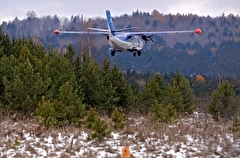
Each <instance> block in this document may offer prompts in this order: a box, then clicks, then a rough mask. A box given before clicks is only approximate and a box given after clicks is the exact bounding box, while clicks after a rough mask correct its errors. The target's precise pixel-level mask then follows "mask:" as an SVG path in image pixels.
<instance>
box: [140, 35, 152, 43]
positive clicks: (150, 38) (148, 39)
mask: <svg viewBox="0 0 240 158" xmlns="http://www.w3.org/2000/svg"><path fill="white" fill-rule="evenodd" d="M142 39H143V40H144V41H145V42H147V41H150V40H151V41H152V42H153V43H154V40H153V39H152V35H151V36H147V35H142Z"/></svg>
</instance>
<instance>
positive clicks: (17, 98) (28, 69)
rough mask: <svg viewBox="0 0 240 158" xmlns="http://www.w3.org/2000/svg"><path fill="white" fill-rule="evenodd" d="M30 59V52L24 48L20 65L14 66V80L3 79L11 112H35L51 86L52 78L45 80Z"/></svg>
mask: <svg viewBox="0 0 240 158" xmlns="http://www.w3.org/2000/svg"><path fill="white" fill-rule="evenodd" d="M12 59H13V60H16V58H12ZM30 59H32V56H31V53H30V51H29V50H28V48H27V47H26V46H23V48H22V52H21V53H20V56H19V58H18V64H16V65H14V68H13V69H14V70H13V76H12V78H7V76H5V77H4V79H3V84H4V86H5V96H6V100H7V101H8V103H9V110H13V111H14V110H17V111H18V112H20V113H21V112H23V113H24V114H25V115H29V114H30V113H33V112H35V110H36V107H37V103H38V102H39V101H40V100H41V95H42V94H44V93H45V92H46V91H47V88H48V86H49V84H50V78H47V79H46V80H43V78H42V77H41V75H40V73H38V72H37V71H36V68H35V67H33V64H32V63H31V61H30Z"/></svg>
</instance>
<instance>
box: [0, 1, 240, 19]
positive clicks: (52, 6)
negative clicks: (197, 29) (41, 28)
mask: <svg viewBox="0 0 240 158" xmlns="http://www.w3.org/2000/svg"><path fill="white" fill-rule="evenodd" d="M106 9H109V10H110V11H111V13H112V16H120V15H123V14H125V13H127V14H131V13H132V12H133V11H136V10H137V9H138V10H139V11H144V12H149V13H151V12H152V11H153V10H154V9H156V10H158V11H159V12H160V13H163V14H168V13H172V14H176V13H180V14H188V13H193V14H197V15H199V16H207V15H209V16H211V17H216V16H221V15H222V13H224V14H225V15H228V14H230V13H232V14H234V15H240V0H1V1H0V24H1V23H2V21H7V22H8V21H12V20H13V19H14V18H15V17H18V19H20V20H22V19H24V18H26V13H27V12H28V11H35V13H36V14H37V16H38V17H42V16H47V15H58V16H61V17H62V16H65V17H71V15H74V16H77V15H83V16H84V17H87V18H88V17H97V16H100V17H104V18H105V10H106Z"/></svg>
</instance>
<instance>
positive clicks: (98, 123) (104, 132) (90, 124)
mask: <svg viewBox="0 0 240 158" xmlns="http://www.w3.org/2000/svg"><path fill="white" fill-rule="evenodd" d="M85 126H86V127H87V128H89V129H91V130H92V133H91V135H90V136H89V137H88V139H89V140H94V139H97V140H98V141H102V140H103V139H104V138H105V137H108V136H109V135H110V133H111V131H110V130H108V125H107V124H106V123H105V122H104V121H103V120H101V118H100V117H99V116H98V114H97V112H96V111H94V110H93V109H91V110H90V111H89V112H88V113H87V116H86V120H85Z"/></svg>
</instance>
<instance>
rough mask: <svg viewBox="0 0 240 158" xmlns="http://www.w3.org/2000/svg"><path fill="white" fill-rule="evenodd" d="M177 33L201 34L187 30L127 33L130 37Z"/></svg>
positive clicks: (197, 30) (199, 30)
mask: <svg viewBox="0 0 240 158" xmlns="http://www.w3.org/2000/svg"><path fill="white" fill-rule="evenodd" d="M178 33H196V34H201V33H202V30H201V29H196V30H187V31H154V32H129V34H130V35H139V36H140V35H144V36H153V35H160V34H178Z"/></svg>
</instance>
